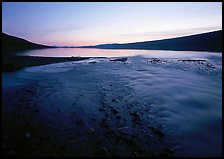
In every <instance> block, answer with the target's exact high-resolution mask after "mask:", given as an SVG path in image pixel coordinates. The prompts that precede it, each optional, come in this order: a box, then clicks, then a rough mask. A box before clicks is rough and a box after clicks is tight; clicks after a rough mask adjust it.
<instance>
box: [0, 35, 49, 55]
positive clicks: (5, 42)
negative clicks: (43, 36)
mask: <svg viewBox="0 0 224 159" xmlns="http://www.w3.org/2000/svg"><path fill="white" fill-rule="evenodd" d="M44 48H51V46H46V45H40V44H35V43H32V42H29V41H27V40H24V39H22V38H17V37H14V36H11V35H7V34H5V33H2V53H3V54H4V55H10V54H13V53H14V52H19V51H26V50H32V49H44Z"/></svg>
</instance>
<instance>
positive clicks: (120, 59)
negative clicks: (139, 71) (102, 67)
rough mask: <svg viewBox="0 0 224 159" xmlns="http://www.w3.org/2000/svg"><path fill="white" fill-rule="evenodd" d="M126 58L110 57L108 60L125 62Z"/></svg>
mask: <svg viewBox="0 0 224 159" xmlns="http://www.w3.org/2000/svg"><path fill="white" fill-rule="evenodd" d="M127 59H128V58H116V59H111V60H110V61H121V62H125V61H127Z"/></svg>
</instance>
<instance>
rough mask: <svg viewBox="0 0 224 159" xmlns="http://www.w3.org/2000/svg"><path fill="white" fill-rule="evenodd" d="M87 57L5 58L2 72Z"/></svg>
mask: <svg viewBox="0 0 224 159" xmlns="http://www.w3.org/2000/svg"><path fill="white" fill-rule="evenodd" d="M86 59H89V57H34V56H15V55H13V56H7V57H5V58H3V60H2V72H8V71H16V70H20V69H22V68H24V67H30V66H40V65H47V64H52V63H59V62H68V61H79V60H86Z"/></svg>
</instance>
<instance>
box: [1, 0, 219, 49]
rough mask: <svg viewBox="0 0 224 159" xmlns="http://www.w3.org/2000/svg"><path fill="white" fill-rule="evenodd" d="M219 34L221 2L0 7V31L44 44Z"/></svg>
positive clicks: (7, 4)
mask: <svg viewBox="0 0 224 159" xmlns="http://www.w3.org/2000/svg"><path fill="white" fill-rule="evenodd" d="M221 29H222V3H221V2H198V3H195V2H191V3H190V2H186V3H183V2H180V3H177V2H172V3H171V2H168V3H165V2H158V3H155V2H144V3H143V2H139V3H137V2H136V3H134V2H131V3H130V2H129V3H127V2H124V3H118V2H106V3H105V2H68V3H67V2H66V3H65V2H48V3H46V2H2V32H4V33H7V34H10V35H14V36H18V37H21V38H25V39H27V40H29V41H32V42H36V43H40V44H45V45H58V46H65V45H66V46H68V45H74V46H77V45H95V44H102V43H126V42H138V41H149V40H158V39H164V38H172V37H177V36H184V35H192V34H197V33H203V32H209V31H215V30H221Z"/></svg>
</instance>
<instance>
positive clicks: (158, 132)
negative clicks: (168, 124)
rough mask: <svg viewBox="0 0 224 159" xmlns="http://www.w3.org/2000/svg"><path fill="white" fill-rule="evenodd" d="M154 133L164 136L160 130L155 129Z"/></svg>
mask: <svg viewBox="0 0 224 159" xmlns="http://www.w3.org/2000/svg"><path fill="white" fill-rule="evenodd" d="M155 133H156V135H157V136H159V137H164V136H165V134H164V133H163V132H162V131H160V130H155Z"/></svg>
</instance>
